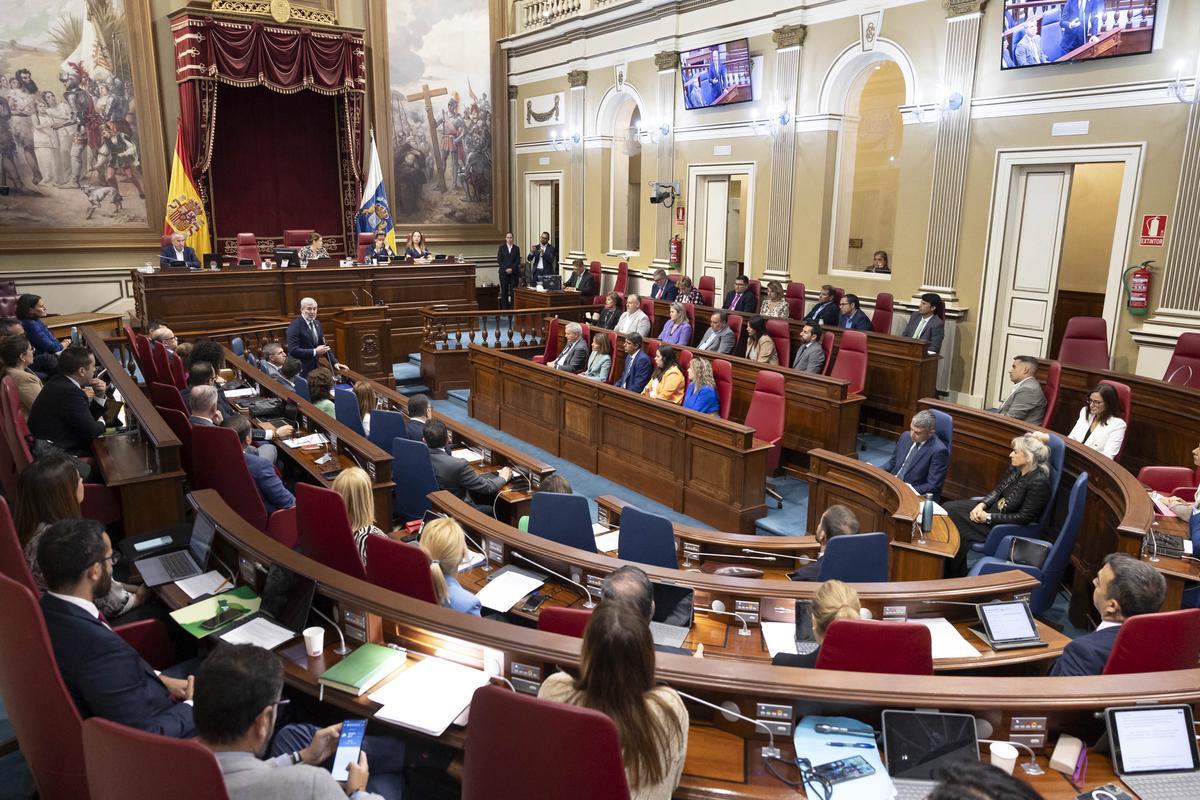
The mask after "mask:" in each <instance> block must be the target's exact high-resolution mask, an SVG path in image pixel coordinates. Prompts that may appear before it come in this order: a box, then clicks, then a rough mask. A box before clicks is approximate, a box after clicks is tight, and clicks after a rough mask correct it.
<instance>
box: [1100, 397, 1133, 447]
mask: <svg viewBox="0 0 1200 800" xmlns="http://www.w3.org/2000/svg"><path fill="white" fill-rule="evenodd" d="M1100 383H1106V384H1108V385H1109V386H1111V387H1112V388H1113V389H1115V390H1116V392H1117V399H1118V400H1120V401H1121V413H1122V414H1123V415H1124V419H1125V425H1126V428H1125V439H1124V440H1122V441H1121V449H1120V450H1118V451H1117V454H1116V455H1115V456H1113V461H1120V460H1121V453H1123V452H1124V451H1125V440H1127V439H1128V438H1129V427H1128V426H1130V425H1132V424H1133V414H1132V413H1131V410H1130V408H1129V405H1130V401H1131V400H1132V398H1133V394H1132V392H1130V390H1129V384H1126V383H1118V382H1117V381H1100Z"/></svg>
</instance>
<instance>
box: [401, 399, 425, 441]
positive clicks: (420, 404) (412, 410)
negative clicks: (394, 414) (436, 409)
mask: <svg viewBox="0 0 1200 800" xmlns="http://www.w3.org/2000/svg"><path fill="white" fill-rule="evenodd" d="M426 422H429V396H428V395H424V394H414V395H413V396H412V397H410V398H408V419H407V420H405V421H404V431H405V433H407V434H408V438H409V439H412V440H413V441H414V442H423V441H425V423H426Z"/></svg>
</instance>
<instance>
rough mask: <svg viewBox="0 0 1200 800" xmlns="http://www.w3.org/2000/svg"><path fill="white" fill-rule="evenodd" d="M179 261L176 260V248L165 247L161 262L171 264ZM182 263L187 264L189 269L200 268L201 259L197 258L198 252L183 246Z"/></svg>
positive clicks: (160, 256)
mask: <svg viewBox="0 0 1200 800" xmlns="http://www.w3.org/2000/svg"><path fill="white" fill-rule="evenodd" d="M177 260H179V259H176V258H175V248H174V247H172V246H171V245H166V246H165V247H163V249H162V252H160V253H159V261H160V262H162V263H164V264H169V263H171V262H172V261H177ZM182 261H183V263H185V264H187V265H188V266H189V267H198V266H200V259H198V258H196V251H195V250H193V249H192V248H190V247H188V246H187V245H184V246H183V259H182Z"/></svg>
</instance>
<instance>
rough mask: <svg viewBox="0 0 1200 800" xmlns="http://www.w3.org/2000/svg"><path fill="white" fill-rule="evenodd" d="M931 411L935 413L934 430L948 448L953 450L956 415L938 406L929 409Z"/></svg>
mask: <svg viewBox="0 0 1200 800" xmlns="http://www.w3.org/2000/svg"><path fill="white" fill-rule="evenodd" d="M929 413H931V414H933V432H934V433H935V434H936V435H937V437H938V438H939V439H941V440H942V444H944V445H946V449H947V450H953V449H954V448H953V445H954V417H952V416H950V415H949V414H947V413H946V412H945V411H938V410H937V409H936V408H931V409H929Z"/></svg>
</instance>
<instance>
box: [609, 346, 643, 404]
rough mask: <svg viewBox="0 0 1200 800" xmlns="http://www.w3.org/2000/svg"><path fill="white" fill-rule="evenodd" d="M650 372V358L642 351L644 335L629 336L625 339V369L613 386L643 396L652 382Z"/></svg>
mask: <svg viewBox="0 0 1200 800" xmlns="http://www.w3.org/2000/svg"><path fill="white" fill-rule="evenodd" d="M650 372H651V365H650V356H648V355H646V351H645V350H643V349H642V335H641V334H640V333H631V334H629V335H628V336H626V337H625V369H624V370H623V371H622V372H621V377H620V378H618V379H617V382H616V383H615V384H613V385H614V386H616V387H617V388H618V389H628V390H629V391H631V392H636V393H637V394H641V393H642V389H645V388H646V384H647V383H649V382H650Z"/></svg>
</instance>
